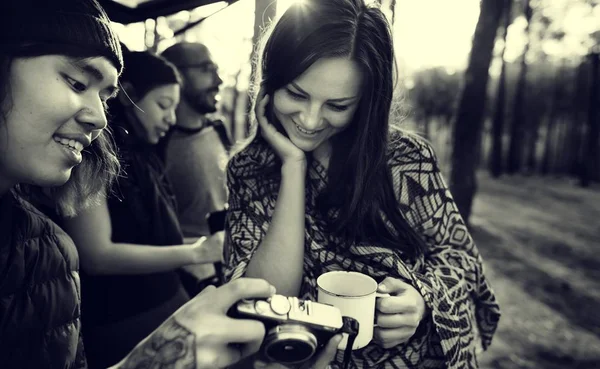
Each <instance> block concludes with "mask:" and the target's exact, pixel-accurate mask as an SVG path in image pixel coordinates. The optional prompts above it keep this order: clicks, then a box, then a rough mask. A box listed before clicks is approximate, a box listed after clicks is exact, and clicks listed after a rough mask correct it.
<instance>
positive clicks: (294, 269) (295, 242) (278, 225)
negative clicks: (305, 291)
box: [246, 164, 306, 296]
mask: <svg viewBox="0 0 600 369" xmlns="http://www.w3.org/2000/svg"><path fill="white" fill-rule="evenodd" d="M303 165H304V166H303V167H300V168H298V167H291V166H289V167H286V166H283V167H282V169H281V170H282V175H281V186H280V189H279V194H278V196H277V203H276V205H275V209H274V210H273V217H272V220H271V223H270V225H269V230H268V231H267V234H266V235H265V237H264V238H263V240H262V242H261V244H260V245H259V246H258V248H257V250H256V252H255V253H254V256H253V257H252V260H250V262H249V264H248V269H247V271H246V276H248V277H255V278H263V279H266V280H267V281H269V282H270V283H271V284H272V285H273V286H275V287H276V288H277V291H278V292H279V293H281V294H284V295H287V296H297V295H298V293H299V291H300V284H301V282H302V267H303V264H304V206H305V204H304V192H305V190H304V182H305V173H306V165H305V164H303Z"/></svg>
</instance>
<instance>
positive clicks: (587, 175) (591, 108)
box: [580, 52, 600, 187]
mask: <svg viewBox="0 0 600 369" xmlns="http://www.w3.org/2000/svg"><path fill="white" fill-rule="evenodd" d="M590 59H591V63H590V65H591V66H590V68H592V70H591V87H590V99H589V104H588V116H587V142H586V144H585V153H584V155H583V168H582V169H583V170H582V171H581V177H580V185H581V187H588V186H589V185H590V183H591V182H592V181H593V180H594V179H595V178H596V176H597V175H598V149H599V147H598V140H599V139H600V122H598V88H599V87H600V81H598V77H599V76H598V68H599V67H600V54H598V52H593V53H591V54H590Z"/></svg>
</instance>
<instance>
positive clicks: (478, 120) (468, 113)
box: [450, 0, 503, 222]
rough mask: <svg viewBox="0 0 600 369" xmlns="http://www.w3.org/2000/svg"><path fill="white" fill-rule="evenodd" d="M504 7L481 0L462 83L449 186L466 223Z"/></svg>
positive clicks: (500, 4)
mask: <svg viewBox="0 0 600 369" xmlns="http://www.w3.org/2000/svg"><path fill="white" fill-rule="evenodd" d="M502 9H503V3H502V2H501V1H497V0H482V1H481V11H480V14H479V20H478V21H477V26H476V28H475V34H474V35H473V44H472V47H471V53H470V55H469V63H468V65H467V69H466V71H465V77H464V78H465V81H464V85H463V89H462V91H461V95H460V98H459V101H458V108H457V110H456V116H455V120H454V131H453V135H452V136H453V137H452V138H453V140H452V159H451V163H452V165H451V172H450V186H451V189H452V192H453V195H454V199H455V201H456V204H457V206H458V209H459V211H460V213H461V215H462V216H463V218H464V220H465V221H466V222H468V221H469V216H470V215H471V205H472V203H473V197H474V196H475V192H476V189H477V179H476V173H475V172H476V165H477V162H478V157H477V156H478V155H479V147H478V146H479V145H478V144H476V143H478V142H479V137H480V136H481V131H482V129H483V120H484V111H485V110H484V109H485V99H486V90H487V84H488V79H489V72H488V69H489V67H490V61H491V59H492V53H493V50H494V41H495V39H496V30H497V29H498V25H499V23H500V18H501V17H502Z"/></svg>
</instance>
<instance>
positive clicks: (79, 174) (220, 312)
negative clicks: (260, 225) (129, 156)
mask: <svg viewBox="0 0 600 369" xmlns="http://www.w3.org/2000/svg"><path fill="white" fill-rule="evenodd" d="M0 48H1V50H0V367H2V369H13V368H14V369H23V368H50V369H66V368H86V367H87V363H86V359H85V352H84V348H83V344H82V340H81V316H82V315H83V316H85V315H86V312H84V313H83V314H82V313H81V308H80V296H81V294H80V283H79V275H78V269H79V257H78V253H77V249H76V248H75V245H74V243H73V240H72V239H71V238H70V237H69V236H68V235H67V234H66V233H65V232H64V231H63V230H62V229H61V228H60V227H59V226H57V225H56V224H55V223H54V222H53V221H52V220H50V219H49V218H48V217H47V216H46V215H44V214H43V213H41V212H40V211H38V210H37V209H36V208H35V207H34V206H33V205H32V204H31V201H33V202H35V203H43V204H45V205H47V206H51V207H52V208H55V209H56V210H55V212H57V213H60V214H61V215H63V216H72V215H74V214H76V213H77V212H78V211H80V210H81V209H84V208H89V207H90V206H96V205H97V204H98V202H99V201H102V200H101V199H103V198H104V196H105V194H106V191H105V188H106V186H108V185H110V183H112V181H113V180H114V179H115V177H116V175H117V173H118V172H119V162H118V160H117V157H116V155H115V150H114V147H113V146H112V145H111V139H110V138H109V133H108V131H107V129H106V126H107V119H106V113H105V110H104V109H105V107H104V105H106V103H107V101H108V100H109V99H110V98H111V97H113V96H114V95H115V94H116V92H117V79H118V76H119V73H120V71H121V69H122V66H123V61H122V55H121V50H120V47H119V42H118V39H117V37H116V35H115V34H114V33H113V31H112V29H111V26H110V21H109V19H108V18H107V16H106V14H105V12H104V11H103V10H102V8H101V7H100V6H99V5H98V3H97V2H96V1H95V0H53V1H47V0H19V1H2V2H0ZM138 216H143V214H138ZM93 231H94V232H95V231H96V230H95V229H94V230H93ZM273 293H274V289H273V287H272V286H270V285H269V284H268V283H267V282H265V281H262V280H251V279H245V280H241V281H239V283H230V284H227V285H226V286H223V287H220V288H218V289H216V288H214V287H209V288H207V289H206V290H205V291H203V292H202V294H201V295H200V296H198V297H196V298H194V299H193V300H192V301H190V302H189V303H187V304H186V305H185V306H183V307H182V308H181V309H179V310H178V311H177V313H175V314H174V315H172V316H171V317H168V319H167V317H166V316H165V319H166V321H165V322H164V323H163V324H162V325H160V327H158V328H157V329H156V330H155V331H154V332H153V333H152V334H151V335H150V336H149V337H148V338H146V339H144V340H143V341H141V342H140V343H139V344H138V345H137V346H136V348H135V349H134V350H133V351H132V352H131V353H130V354H129V355H128V356H127V357H126V358H125V359H124V360H123V361H121V362H120V363H119V364H118V365H117V366H115V368H140V367H146V368H151V367H152V368H158V367H166V366H167V365H169V367H173V368H177V367H184V366H185V367H186V368H190V367H192V368H221V367H226V366H228V365H231V364H233V363H235V362H237V361H238V360H240V359H241V358H242V357H245V356H247V355H249V354H251V353H253V352H255V351H256V350H258V348H259V346H260V344H261V342H262V340H263V337H264V327H263V325H262V323H259V322H255V321H247V320H234V319H231V318H229V317H228V316H227V315H226V312H227V310H228V309H229V308H230V307H231V306H232V305H233V304H234V303H235V302H236V301H238V300H240V299H244V298H260V297H268V296H270V295H272V294H273ZM333 343H335V342H333ZM101 344H110V342H102V343H101ZM232 344H235V346H233V345H232ZM329 348H330V351H329V352H328V354H330V355H331V354H332V353H333V351H332V350H331V349H333V350H334V349H335V346H330V347H329Z"/></svg>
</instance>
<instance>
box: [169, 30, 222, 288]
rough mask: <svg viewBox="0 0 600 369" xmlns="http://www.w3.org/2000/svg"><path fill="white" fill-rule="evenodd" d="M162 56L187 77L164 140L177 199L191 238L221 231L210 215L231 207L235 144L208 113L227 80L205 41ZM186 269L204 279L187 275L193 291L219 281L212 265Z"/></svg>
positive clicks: (185, 44)
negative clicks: (229, 176) (230, 153)
mask: <svg viewBox="0 0 600 369" xmlns="http://www.w3.org/2000/svg"><path fill="white" fill-rule="evenodd" d="M162 56H163V57H165V58H166V59H167V60H169V61H170V62H171V63H173V64H174V65H175V66H176V67H177V68H178V69H179V71H180V73H181V76H182V79H183V81H182V82H183V83H182V89H181V102H180V103H179V106H178V107H177V124H176V125H175V126H174V127H173V128H172V129H171V132H169V134H168V135H167V137H165V138H164V139H163V140H164V141H163V142H161V151H162V155H163V158H164V160H165V167H166V171H167V175H168V178H169V181H170V182H171V185H172V188H173V192H174V195H175V197H176V199H177V205H178V210H177V211H178V218H179V221H180V223H181V228H182V230H183V234H184V236H185V237H186V239H189V240H190V241H191V240H193V239H197V238H198V237H202V236H206V235H209V234H211V233H214V232H217V231H220V230H222V226H221V227H219V225H217V226H216V227H217V229H215V225H214V222H213V224H211V225H212V227H210V228H209V223H208V222H207V215H208V214H211V213H215V212H218V211H221V210H223V209H224V208H225V206H226V203H227V198H226V189H225V171H224V167H223V166H224V163H225V161H226V159H227V150H228V149H229V147H230V145H231V143H230V141H229V135H228V133H227V130H226V129H225V127H224V125H223V123H222V122H221V121H219V120H212V119H209V118H208V117H207V114H210V113H214V112H216V111H217V102H218V100H219V87H220V86H221V84H222V83H223V80H222V79H221V78H220V77H219V71H218V67H217V65H216V64H215V63H214V61H213V59H212V56H211V54H210V51H209V50H208V48H207V47H206V46H205V45H203V44H200V43H192V42H183V43H178V44H175V45H173V46H171V47H169V48H167V49H166V50H165V51H164V52H163V53H162ZM219 218H220V217H219ZM211 228H212V229H211ZM219 228H221V229H219ZM221 233H222V232H221ZM186 270H187V271H188V272H191V273H192V274H193V275H194V276H195V277H196V279H197V280H203V281H204V283H202V284H200V285H197V282H198V281H197V280H196V279H191V280H188V281H187V283H186V279H187V278H185V277H186V275H184V278H183V279H184V283H185V284H186V285H188V287H189V288H188V289H190V288H191V289H192V291H189V292H192V293H193V290H194V289H200V288H203V287H205V285H206V284H210V283H218V281H216V280H214V279H213V278H212V277H214V276H215V269H214V267H213V266H212V265H211V264H208V265H207V264H198V266H193V267H191V268H187V269H186ZM188 277H189V276H188Z"/></svg>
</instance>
